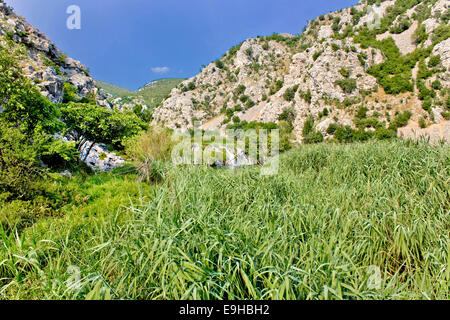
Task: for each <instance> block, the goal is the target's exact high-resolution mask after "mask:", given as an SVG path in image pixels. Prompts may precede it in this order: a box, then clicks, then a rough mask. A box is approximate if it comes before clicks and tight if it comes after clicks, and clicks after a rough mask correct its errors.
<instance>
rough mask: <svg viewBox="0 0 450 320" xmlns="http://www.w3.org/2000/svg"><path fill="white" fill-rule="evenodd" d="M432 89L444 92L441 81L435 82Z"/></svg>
mask: <svg viewBox="0 0 450 320" xmlns="http://www.w3.org/2000/svg"><path fill="white" fill-rule="evenodd" d="M431 87H432V88H433V89H434V90H442V83H441V82H440V81H439V80H435V81H433V83H432V84H431Z"/></svg>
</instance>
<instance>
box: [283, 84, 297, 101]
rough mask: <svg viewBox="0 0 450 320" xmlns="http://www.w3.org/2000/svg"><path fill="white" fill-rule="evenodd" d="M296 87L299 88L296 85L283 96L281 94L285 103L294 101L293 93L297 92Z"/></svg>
mask: <svg viewBox="0 0 450 320" xmlns="http://www.w3.org/2000/svg"><path fill="white" fill-rule="evenodd" d="M298 87H299V86H298V85H296V86H294V87H292V88H288V89H286V91H285V92H284V94H283V98H284V99H285V100H286V101H292V100H294V98H295V93H296V92H297V90H298Z"/></svg>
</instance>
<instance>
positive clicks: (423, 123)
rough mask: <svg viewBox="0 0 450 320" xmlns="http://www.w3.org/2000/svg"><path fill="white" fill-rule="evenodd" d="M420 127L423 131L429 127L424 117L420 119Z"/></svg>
mask: <svg viewBox="0 0 450 320" xmlns="http://www.w3.org/2000/svg"><path fill="white" fill-rule="evenodd" d="M419 126H420V127H421V128H422V129H424V128H426V127H427V123H426V121H425V119H424V118H423V117H422V118H420V119H419Z"/></svg>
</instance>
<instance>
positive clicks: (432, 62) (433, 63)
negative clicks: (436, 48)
mask: <svg viewBox="0 0 450 320" xmlns="http://www.w3.org/2000/svg"><path fill="white" fill-rule="evenodd" d="M440 63H441V56H440V55H439V54H438V55H436V56H432V57H430V60H429V61H428V67H430V68H434V67H437V66H438V65H439V64H440Z"/></svg>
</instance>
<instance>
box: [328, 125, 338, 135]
mask: <svg viewBox="0 0 450 320" xmlns="http://www.w3.org/2000/svg"><path fill="white" fill-rule="evenodd" d="M337 128H338V125H337V124H336V123H332V124H330V125H329V126H328V128H327V133H328V134H331V135H332V134H334V133H335V132H336V130H337Z"/></svg>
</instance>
